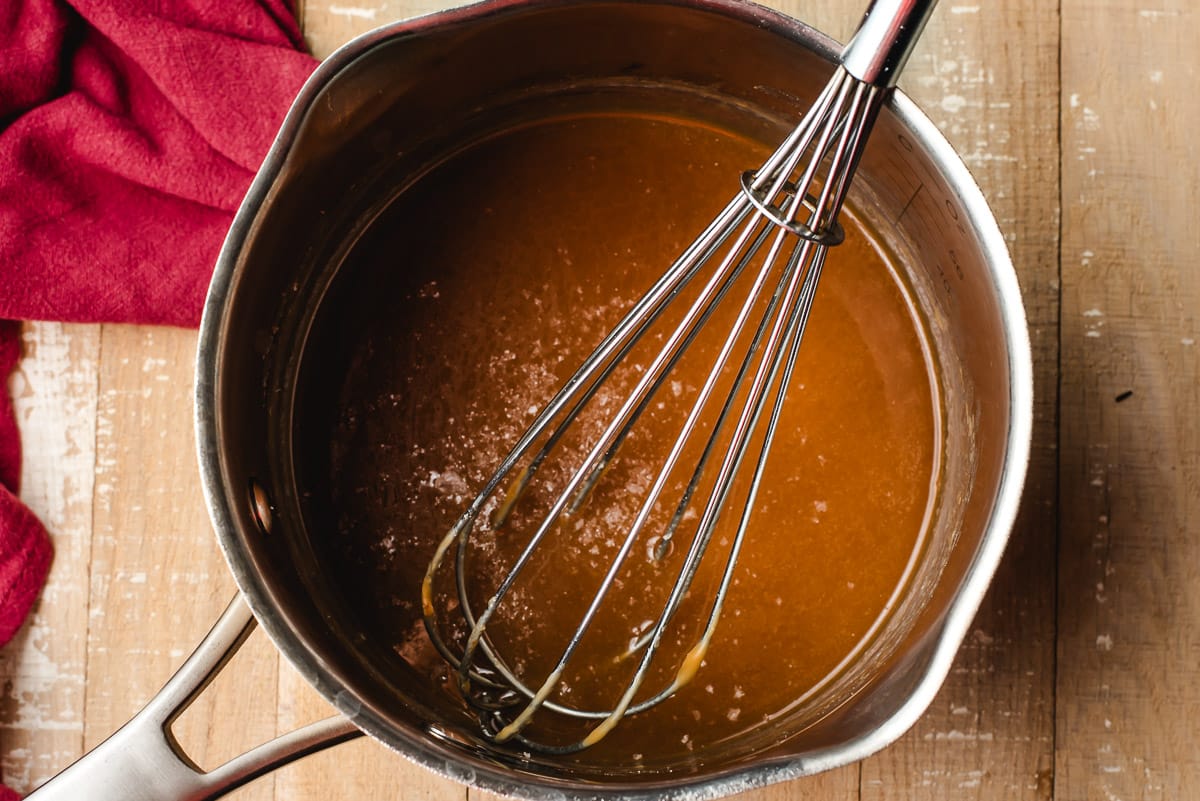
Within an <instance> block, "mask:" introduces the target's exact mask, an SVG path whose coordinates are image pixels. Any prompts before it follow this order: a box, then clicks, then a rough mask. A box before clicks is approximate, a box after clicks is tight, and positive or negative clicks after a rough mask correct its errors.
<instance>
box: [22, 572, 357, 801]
mask: <svg viewBox="0 0 1200 801" xmlns="http://www.w3.org/2000/svg"><path fill="white" fill-rule="evenodd" d="M254 625H255V621H254V616H253V615H252V614H251V613H250V609H249V608H248V607H247V606H246V603H245V601H243V600H242V597H241V596H240V595H238V596H237V597H235V598H234V599H233V601H232V602H231V603H230V604H229V606H228V607H226V609H225V612H224V613H223V614H222V615H221V618H220V620H218V621H217V623H216V625H214V626H213V627H212V630H211V631H209V633H208V635H207V636H206V637H205V638H204V640H203V642H201V643H200V645H199V646H197V647H196V650H195V651H193V652H192V655H191V656H190V657H188V659H187V661H186V662H184V663H183V666H182V667H181V668H179V670H178V672H176V673H175V675H174V676H172V677H171V680H170V681H168V682H167V683H166V685H165V686H164V687H163V688H162V689H161V690H160V691H159V692H158V695H156V696H154V698H152V699H150V702H149V703H148V704H146V707H145V708H144V709H143V710H142V711H141V712H139V713H138V714H137V715H136V716H135V717H134V718H133V719H132V720H130V721H129V722H128V723H126V724H125V725H124V726H122V727H121V728H120V729H118V730H117V731H116V732H115V733H114V734H113V735H112V736H111V737H109V738H108V739H107V740H105V741H104V742H102V743H101V744H100V745H98V746H96V747H95V748H94V749H92V750H91V751H89V752H88V753H87V754H85V755H84V756H83V758H82V759H80V760H79V761H78V762H76V763H75V764H73V765H71V766H70V767H68V768H67V769H66V770H64V771H63V772H62V773H60V774H58V775H57V776H55V777H54V778H53V779H51V780H50V781H48V782H46V784H44V785H43V786H42V787H40V788H39V789H38V790H37V791H36V792H34V793H33V794H32V795H31V796H29V797H30V798H32V799H35V800H36V801H80V799H88V801H204V800H205V799H210V798H217V797H218V796H221V795H224V794H225V793H227V792H229V791H230V790H232V789H234V788H236V787H240V786H241V785H243V784H245V783H246V782H248V781H250V780H251V779H254V778H257V777H258V776H261V775H263V774H264V773H268V772H270V771H272V770H274V769H275V768H277V767H279V766H280V765H285V764H287V763H288V762H291V761H292V760H294V759H298V758H300V757H302V756H305V755H306V754H311V753H313V752H314V751H319V750H321V749H322V748H326V747H328V746H331V745H335V744H337V743H341V742H345V741H346V740H349V739H351V738H353V737H356V736H358V735H359V734H361V732H360V731H359V730H358V729H356V728H355V727H354V725H353V724H352V723H350V721H349V720H347V719H346V718H344V717H341V716H335V717H331V718H327V719H326V720H320V721H317V722H316V723H312V724H310V725H308V726H305V727H303V728H300V729H296V730H295V731H293V732H290V733H288V734H284V735H281V736H279V737H277V738H275V739H274V740H271V741H269V742H266V743H263V744H262V745H260V746H258V747H256V748H252V749H251V750H249V751H247V752H246V753H244V754H242V755H241V756H237V757H234V758H233V759H231V760H229V761H228V762H226V763H225V764H224V765H221V766H220V767H218V768H214V769H213V770H211V771H204V770H201V769H200V768H199V767H198V766H197V765H196V763H195V762H193V761H192V760H191V759H189V758H188V756H187V754H186V753H184V751H183V749H182V748H181V747H180V745H179V743H178V742H176V740H175V737H174V736H173V735H172V733H171V725H172V724H173V723H174V722H175V720H176V719H178V718H179V716H180V715H181V714H183V711H184V710H185V709H187V708H188V706H189V705H190V704H191V703H192V701H194V700H196V698H197V697H199V695H200V693H201V692H203V691H204V688H205V687H207V686H208V684H209V682H211V681H212V680H213V679H214V678H215V677H216V675H217V673H219V672H220V670H221V668H222V667H224V666H225V664H226V663H227V662H228V661H229V660H230V659H231V658H232V657H233V655H234V654H235V653H236V652H237V649H238V648H239V647H240V646H241V644H242V643H243V642H245V640H246V638H247V637H248V636H249V635H250V632H251V631H253V630H254Z"/></svg>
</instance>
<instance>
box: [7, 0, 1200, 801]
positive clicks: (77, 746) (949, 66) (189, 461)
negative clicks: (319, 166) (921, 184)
mask: <svg viewBox="0 0 1200 801" xmlns="http://www.w3.org/2000/svg"><path fill="white" fill-rule="evenodd" d="M447 5H449V4H448V3H442V2H436V1H431V2H421V1H420V0H347V1H346V2H317V0H308V2H303V3H302V4H301V8H300V16H301V21H302V25H303V28H304V31H305V36H306V40H307V41H308V43H309V45H310V46H311V47H312V49H313V50H314V52H315V53H316V54H317V55H318V56H326V55H328V54H329V53H330V52H332V50H333V49H334V48H336V47H337V46H338V45H340V44H341V43H343V42H344V41H346V40H347V39H348V38H349V37H351V36H352V35H354V34H356V33H360V32H363V31H365V30H369V29H370V28H372V27H375V26H377V25H380V24H383V23H385V22H388V21H391V20H393V19H398V18H401V17H405V16H411V15H414V14H419V13H427V12H429V11H432V10H436V9H438V8H442V7H445V6H447ZM771 5H774V6H776V7H778V8H781V9H783V10H785V11H787V12H788V13H791V14H793V15H796V16H798V17H800V18H802V19H806V20H808V21H810V22H812V23H814V24H816V25H817V26H818V27H820V28H822V29H824V30H827V31H829V32H831V33H832V34H833V35H834V36H836V37H839V38H844V37H845V36H846V35H847V34H848V33H849V32H850V31H851V30H852V28H853V26H854V24H855V22H856V21H857V19H858V18H859V16H860V15H861V6H862V3H861V2H860V0H823V1H822V2H817V0H778V2H775V3H771ZM1196 41H1200V15H1198V13H1197V11H1195V10H1194V9H1193V7H1192V4H1191V3H1190V2H1188V0H1157V1H1156V2H1155V3H1154V4H1153V5H1151V4H1150V2H1149V0H1140V2H1139V3H1137V4H1131V3H1123V4H1122V3H1116V2H1113V0H1061V2H1048V1H1046V0H1015V1H1014V2H1008V3H969V2H965V0H948V2H943V3H942V5H941V8H939V10H938V12H937V13H936V14H935V17H934V20H933V22H932V23H931V26H930V29H929V30H928V31H927V33H926V35H925V37H924V39H923V40H922V42H921V44H920V46H919V48H918V51H917V52H916V54H915V55H914V57H913V61H912V63H911V64H910V67H909V71H908V72H907V73H906V75H905V79H904V80H903V82H902V86H903V88H904V89H905V90H906V91H908V92H909V93H910V94H912V95H913V96H914V98H915V99H916V100H917V101H918V102H919V103H920V104H921V105H922V107H923V108H924V109H925V110H926V111H927V113H928V114H929V115H930V117H931V118H932V119H933V121H934V122H935V123H936V124H937V125H938V126H939V127H940V128H941V129H942V130H943V131H944V132H945V134H946V135H947V137H948V138H949V139H950V140H951V142H952V143H953V144H954V145H955V146H956V147H957V148H958V150H959V151H960V153H962V155H963V158H964V160H965V161H966V163H967V164H968V166H969V167H970V169H971V170H972V172H973V174H974V175H975V176H976V178H977V180H978V181H979V183H980V185H981V186H982V188H983V190H984V193H985V195H986V196H987V197H988V199H989V202H990V203H991V205H992V207H993V209H994V210H995V212H996V215H997V217H998V219H999V221H1000V224H1001V227H1002V229H1003V230H1004V231H1005V232H1006V236H1007V238H1008V243H1009V246H1010V248H1011V250H1012V254H1013V259H1014V262H1015V264H1016V266H1017V269H1018V272H1019V275H1020V279H1021V283H1022V288H1023V291H1024V294H1025V301H1026V307H1027V311H1028V315H1029V321H1030V329H1031V330H1030V333H1031V336H1032V340H1033V347H1034V356H1035V373H1036V374H1035V381H1036V421H1035V435H1034V443H1035V445H1034V452H1033V459H1032V462H1031V465H1030V475H1029V482H1028V485H1027V488H1026V496H1025V502H1024V505H1023V509H1022V512H1021V516H1020V520H1019V523H1018V526H1017V529H1016V531H1015V532H1014V534H1013V540H1012V543H1011V546H1010V549H1009V552H1008V554H1007V555H1006V558H1005V561H1004V564H1003V566H1002V568H1001V571H1000V574H999V575H998V576H997V579H996V581H995V583H994V585H993V588H992V591H991V593H990V594H989V596H988V598H987V600H986V602H985V604H984V607H983V609H982V610H981V611H980V613H979V615H978V617H977V619H976V621H975V624H974V626H973V628H972V631H971V634H970V636H969V638H968V642H967V643H966V645H965V646H964V648H963V649H962V651H961V652H960V654H959V656H958V659H957V661H956V663H955V666H954V669H953V672H952V674H951V676H950V678H949V680H948V681H947V683H946V685H945V687H944V688H943V690H942V692H941V693H940V694H939V696H938V698H937V699H936V700H935V701H934V703H933V706H932V707H931V709H930V710H929V712H928V713H927V714H926V716H925V717H924V718H923V719H922V720H921V721H920V722H919V723H918V724H917V726H916V727H914V729H913V730H912V731H911V732H910V733H909V734H908V735H906V736H905V737H904V738H902V739H901V740H900V741H899V742H897V743H896V744H894V745H893V746H891V747H890V748H888V749H886V750H885V751H883V752H881V753H880V754H878V755H876V756H874V757H872V758H870V759H868V760H865V761H864V762H862V763H861V764H857V765H852V766H848V767H846V768H843V769H841V770H839V771H834V772H831V773H829V774H824V775H822V776H819V777H814V778H812V779H808V780H802V781H798V782H794V783H791V784H787V785H783V786H778V787H773V788H768V789H765V790H761V791H757V792H753V793H747V794H745V795H744V796H741V798H742V799H743V801H782V799H791V798H805V799H813V800H814V801H880V800H881V799H899V798H903V799H917V800H920V799H932V800H937V799H978V800H979V801H1000V799H1004V800H1005V801H1007V800H1008V799H1037V800H1038V801H1048V800H1050V799H1057V801H1091V800H1092V799H1096V801H1114V800H1116V799H1119V800H1120V801H1136V800H1139V799H1140V800H1143V801H1149V800H1156V799H1188V798H1198V797H1200V756H1198V755H1197V754H1198V752H1197V751H1196V750H1195V748H1194V746H1193V744H1192V743H1193V739H1194V735H1195V731H1196V726H1195V723H1194V721H1193V714H1194V711H1195V710H1196V709H1200V540H1198V539H1197V537H1196V536H1195V535H1196V534H1197V533H1198V532H1200V433H1198V427H1197V408H1198V407H1200V403H1198V402H1200V349H1198V348H1197V345H1196V341H1197V339H1200V331H1198V329H1200V321H1198V317H1200V271H1197V269H1196V267H1195V261H1196V257H1195V254H1196V253H1197V252H1200V226H1197V225H1196V223H1195V216H1196V212H1195V209H1196V206H1197V193H1198V191H1200V153H1198V148H1197V145H1196V143H1195V141H1196V140H1195V137H1194V135H1193V134H1192V132H1193V131H1194V130H1195V129H1196V127H1197V124H1198V123H1200V119H1198V117H1200V106H1198V105H1197V104H1196V103H1195V102H1194V100H1193V95H1192V93H1193V91H1194V89H1193V86H1192V84H1193V83H1194V79H1195V77H1196V75H1197V74H1200V63H1198V62H1200V58H1198V57H1197V55H1196V48H1195V42H1196ZM1060 208H1061V213H1060ZM1060 254H1061V255H1060ZM0 291H2V290H0ZM1060 310H1061V317H1060ZM24 343H25V349H26V355H25V359H24V360H23V361H22V363H21V365H20V369H19V371H18V373H17V374H16V375H15V376H14V378H13V379H12V381H11V382H10V390H11V391H12V392H13V393H14V395H15V397H16V400H17V410H18V416H19V422H20V425H21V428H22V433H23V437H24V445H25V464H24V469H23V472H22V475H23V497H24V499H25V500H26V502H28V503H29V504H30V505H31V506H32V507H33V508H34V510H35V511H36V512H37V513H38V514H39V515H40V516H41V517H42V519H43V520H44V521H46V523H47V526H48V528H49V529H50V531H51V533H52V535H53V537H54V541H55V544H56V548H57V556H56V560H55V563H54V566H53V569H52V572H51V577H50V582H49V584H48V586H47V589H46V591H45V592H44V593H43V596H42V599H41V602H40V603H39V605H38V607H37V609H36V610H35V613H34V615H33V616H32V618H31V620H30V622H29V623H28V624H27V626H26V627H25V628H23V629H22V631H21V632H20V634H19V635H18V637H17V639H16V640H15V641H14V642H13V643H11V644H10V645H9V646H8V647H7V648H6V649H5V650H4V651H3V652H0V678H2V679H3V688H4V690H3V695H2V696H0V699H2V701H3V702H2V703H0V754H3V757H2V758H0V767H2V768H3V771H4V777H5V780H6V781H7V782H8V783H9V784H10V785H11V786H13V787H16V788H17V789H19V790H29V789H32V788H33V787H36V786H37V785H38V784H40V783H41V782H42V781H43V780H45V778H47V777H48V776H50V775H51V774H52V773H54V772H55V771H56V770H58V769H59V768H61V767H63V766H64V765H66V764H67V763H68V762H70V761H71V760H72V759H74V758H76V757H77V756H78V755H79V754H80V753H81V752H82V750H83V749H84V747H85V746H90V745H93V744H95V743H96V742H98V741H99V740H100V739H102V738H103V737H104V736H105V735H107V734H108V733H109V732H110V731H112V729H114V728H115V727H116V726H118V725H119V724H120V723H122V722H123V721H124V720H125V719H126V718H127V717H128V716H129V715H130V714H131V713H132V712H134V711H135V710H136V709H137V708H138V706H139V705H140V704H141V703H142V702H144V701H145V700H146V698H148V697H149V695H150V694H151V693H153V692H154V691H155V690H156V689H157V688H158V687H159V685H160V684H161V683H162V681H164V680H165V679H166V678H167V677H168V676H169V674H170V672H171V671H172V670H173V669H174V668H175V667H176V666H177V665H178V664H179V663H180V661H182V659H183V657H184V655H185V654H186V652H187V651H188V650H189V649H190V648H191V647H192V646H193V645H194V644H195V643H196V642H197V641H198V639H199V637H200V636H201V635H202V634H203V632H204V631H205V630H206V629H207V627H208V626H209V625H210V623H211V622H212V621H213V620H215V617H216V615H217V613H218V612H219V610H220V608H221V607H222V606H223V605H224V603H225V602H226V601H227V600H228V598H229V597H230V595H231V594H232V591H233V590H232V582H231V580H230V579H229V577H228V571H227V570H226V568H225V565H224V563H223V560H222V558H221V557H220V554H219V553H218V550H217V547H216V545H215V542H214V540H213V537H212V535H211V532H210V531H209V527H208V522H207V519H206V515H205V514H204V512H203V509H202V507H201V504H200V500H199V487H198V475H197V470H196V467H195V456H194V451H193V442H192V421H191V382H192V373H193V364H192V359H193V349H194V345H195V334H194V332H188V331H178V330H173V329H148V328H137V327H125V326H103V327H100V326H64V325H57V324H47V323H40V324H32V325H29V326H27V327H26V329H25V334H24ZM1130 392H1131V393H1132V394H1127V393H1130ZM1118 399H1119V400H1118ZM328 713H329V710H328V707H327V706H326V704H325V702H324V701H323V700H321V699H320V698H318V697H317V696H316V695H315V694H314V693H313V692H312V691H311V690H310V689H309V688H308V687H307V686H306V685H305V684H304V682H303V681H302V680H301V679H300V678H299V677H298V676H297V675H296V674H295V673H294V671H292V669H291V668H290V667H289V666H288V665H287V664H286V662H285V661H284V660H281V659H280V658H279V657H278V656H277V654H276V652H275V651H274V649H273V648H272V647H271V646H270V645H269V644H268V643H267V642H266V640H265V638H264V637H262V636H261V635H256V636H255V637H252V638H251V642H250V643H249V644H248V646H247V647H246V648H245V649H244V651H243V652H242V653H241V654H240V655H239V656H238V657H237V659H236V660H235V663H234V664H233V665H232V666H231V670H230V671H228V672H227V674H226V675H224V676H223V677H222V678H221V679H219V680H218V682H217V684H216V686H214V687H212V688H211V689H210V690H209V691H208V692H207V693H206V694H205V695H204V696H202V698H201V700H200V701H199V702H198V703H197V705H196V706H195V707H194V708H193V709H192V710H191V711H189V713H188V715H187V716H185V719H184V720H183V721H182V722H181V731H180V736H181V739H182V740H183V742H184V743H185V744H186V746H187V747H188V748H189V750H190V752H191V753H192V754H193V755H194V756H195V757H196V759H197V760H198V761H199V762H200V763H201V764H203V765H206V766H210V765H212V764H215V763H216V762H219V761H221V760H222V759H223V758H225V757H227V756H229V755H232V754H233V753H236V752H237V751H239V750H240V749H242V748H244V747H247V746H249V745H252V744H254V743H256V742H258V741H260V740H262V739H265V738H267V737H270V736H271V735H273V734H275V733H277V732H281V731H285V730H287V729H290V728H292V727H294V726H295V725H299V724H302V723H305V722H308V721H310V720H314V719H316V718H319V717H323V716H325V715H327V714H328ZM468 795H470V797H471V798H473V799H484V798H487V795H486V794H484V793H479V792H472V793H470V794H468V791H467V790H466V789H465V788H463V787H461V786H460V785H457V784H454V783H452V782H449V781H445V780H442V779H439V778H437V777H435V776H433V775H431V774H429V773H428V772H426V771H425V770H423V769H420V768H417V767H415V766H413V765H410V764H409V763H408V762H406V761H405V760H403V759H402V758H400V757H398V756H396V755H395V754H392V753H391V752H389V751H387V750H386V749H385V748H384V747H382V746H380V745H378V744H377V743H374V742H371V741H369V740H365V739H364V740H360V741H357V742H354V743H351V744H347V745H344V746H340V747H338V748H336V749H332V750H330V751H327V752H324V753H322V754H318V755H314V756H312V757H309V758H308V759H306V760H304V761H303V762H301V763H299V764H297V765H293V766H290V767H288V768H285V769H283V770H281V771H279V772H278V773H276V774H274V775H272V776H269V777H266V778H264V779H261V780H259V781H257V782H255V783H254V784H253V785H251V786H249V787H247V788H245V789H243V790H241V791H239V792H238V793H237V794H236V796H235V797H237V798H244V799H280V800H281V801H282V800H283V799H287V801H307V800H308V799H313V800H315V799H336V798H398V797H403V798H406V799H407V798H418V799H429V800H430V801H450V800H451V799H453V800H454V801H462V799H465V798H467V797H468Z"/></svg>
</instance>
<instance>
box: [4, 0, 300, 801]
mask: <svg viewBox="0 0 1200 801" xmlns="http://www.w3.org/2000/svg"><path fill="white" fill-rule="evenodd" d="M302 50H303V40H302V38H301V36H300V31H299V28H298V26H297V24H296V21H295V19H294V18H293V17H292V14H291V12H290V10H289V9H288V7H287V5H286V2H285V0H3V2H0V318H3V319H0V644H2V643H3V642H7V641H8V639H9V638H11V637H12V635H13V633H14V632H15V631H16V629H17V628H18V627H19V626H20V624H21V622H22V620H24V618H25V615H26V614H27V612H28V611H29V608H30V606H31V605H32V604H33V602H34V600H35V599H36V596H37V592H38V590H39V589H40V587H41V584H42V582H43V581H44V579H45V574H46V570H47V568H48V566H49V562H50V546H49V542H48V539H47V537H46V533H45V531H44V529H43V528H42V526H41V524H40V523H38V521H37V520H36V519H35V518H34V516H33V515H32V514H31V513H30V512H29V511H28V510H27V509H26V508H25V507H24V506H23V505H22V504H21V503H20V502H19V501H18V500H17V499H16V493H17V490H18V487H17V481H18V476H19V473H20V448H19V441H18V434H17V429H16V425H15V421H14V419H13V414H12V405H11V401H10V400H9V397H8V393H7V391H6V390H5V384H4V382H5V380H6V379H7V377H8V375H9V374H10V372H11V371H12V369H13V365H14V364H15V363H16V360H17V358H18V357H19V345H20V343H19V340H18V338H17V334H18V327H17V325H16V324H15V323H12V322H6V321H5V320H9V321H11V320H26V319H40V320H70V321H85V322H97V321H119V322H140V323H163V324H171V325H185V326H190V325H195V324H196V323H197V322H198V321H199V319H200V309H201V305H202V303H203V299H204V293H205V290H206V289H207V286H208V281H209V276H210V275H211V272H212V265H213V262H214V261H215V258H216V254H217V251H218V249H219V248H220V244H221V241H222V239H223V238H224V236H225V231H226V229H227V228H228V227H229V223H230V221H231V219H232V216H233V212H234V210H235V209H236V208H237V205H238V203H239V202H240V201H241V198H242V195H243V194H244V193H245V191H246V188H247V186H248V185H249V183H250V180H251V178H252V177H253V175H254V171H255V170H256V169H257V168H258V165H259V163H260V162H261V160H262V157H263V155H264V154H265V153H266V151H267V148H268V147H269V146H270V143H271V140H272V138H273V137H274V134H275V131H276V130H277V129H278V127H279V123H280V122H281V120H282V119H283V115H284V113H285V112H286V110H287V108H288V105H289V104H290V103H291V101H292V99H293V98H294V97H295V95H296V92H297V91H298V90H299V88H300V85H301V84H302V83H303V81H304V79H305V78H306V77H308V75H309V73H310V72H311V71H312V69H313V67H314V66H315V64H316V62H315V61H314V60H313V59H312V57H310V56H308V55H306V54H305V53H304V52H302ZM4 798H5V795H4V792H3V791H0V801H3V799H4Z"/></svg>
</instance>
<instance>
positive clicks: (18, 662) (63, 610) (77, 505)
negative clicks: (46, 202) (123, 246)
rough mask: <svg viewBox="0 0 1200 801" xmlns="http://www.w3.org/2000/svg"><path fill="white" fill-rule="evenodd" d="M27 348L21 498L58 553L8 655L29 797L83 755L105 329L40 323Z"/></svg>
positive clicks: (2, 656)
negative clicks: (99, 380)
mask: <svg viewBox="0 0 1200 801" xmlns="http://www.w3.org/2000/svg"><path fill="white" fill-rule="evenodd" d="M21 341H22V346H23V358H22V360H21V362H20V364H19V365H18V366H17V369H16V371H15V373H14V375H13V378H12V380H11V381H10V383H9V387H8V389H9V391H10V392H11V393H12V397H13V401H14V406H15V409H16V414H17V422H18V425H19V426H20V429H21V439H22V446H23V449H24V453H23V459H22V465H21V499H22V500H23V501H24V502H25V503H26V504H27V505H28V506H29V507H30V508H31V509H32V510H33V511H34V513H35V514H37V516H38V517H39V518H40V519H41V520H42V522H43V523H44V524H45V526H46V528H47V530H48V531H49V532H50V536H51V539H52V541H53V543H54V549H55V556H54V562H53V564H52V565H51V569H50V575H49V577H48V579H47V582H46V587H45V589H44V590H43V591H42V594H41V598H40V599H39V600H38V602H37V605H36V606H35V607H34V609H33V612H32V614H31V615H30V618H29V620H28V621H27V622H26V624H25V625H24V627H22V629H21V630H20V631H19V632H18V633H17V636H16V637H15V638H14V640H13V641H12V642H11V643H9V645H8V646H7V647H5V649H4V650H3V651H0V676H3V677H4V695H3V702H2V703H0V753H2V754H3V758H2V760H0V767H2V769H3V777H4V781H5V782H6V783H7V784H8V785H9V786H10V787H12V788H14V789H15V790H17V791H18V792H28V791H30V790H32V789H33V788H34V787H36V786H38V785H39V784H41V783H42V782H44V781H45V780H46V779H48V778H49V777H50V776H52V775H54V774H55V773H57V772H58V771H59V770H61V769H62V768H63V767H65V766H66V765H67V764H69V763H70V762H72V761H74V760H75V759H77V758H78V757H79V755H80V754H81V753H82V751H83V727H84V719H83V695H84V666H85V663H86V660H87V627H88V595H87V575H88V563H89V559H90V554H91V536H92V504H91V499H92V484H93V470H94V468H95V464H96V451H95V439H96V379H97V375H98V372H99V367H98V356H99V351H100V329H99V327H98V326H82V325H63V324H60V323H30V324H27V325H26V326H25V327H24V329H23V332H22V337H21Z"/></svg>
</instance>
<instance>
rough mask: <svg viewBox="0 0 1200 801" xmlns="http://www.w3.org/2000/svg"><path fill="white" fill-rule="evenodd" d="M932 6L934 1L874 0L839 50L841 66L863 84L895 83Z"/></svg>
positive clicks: (891, 85) (931, 10) (888, 84)
mask: <svg viewBox="0 0 1200 801" xmlns="http://www.w3.org/2000/svg"><path fill="white" fill-rule="evenodd" d="M935 5H937V0H873V2H872V3H871V5H870V6H869V7H868V8H867V13H866V14H865V15H864V16H863V19H862V22H860V23H859V25H858V30H857V31H855V32H854V36H853V37H851V39H850V43H849V44H848V45H846V49H845V50H843V51H842V66H843V68H845V70H846V72H848V73H850V74H851V75H853V76H854V77H855V78H857V79H859V80H860V81H863V82H864V83H869V84H872V85H874V86H878V87H881V88H884V89H887V88H891V87H893V86H895V85H896V80H897V78H899V77H900V71H901V70H903V69H904V64H905V63H906V62H907V61H908V57H909V55H910V54H911V53H912V50H913V46H914V45H916V43H917V39H918V38H920V36H921V31H922V30H923V29H924V28H925V22H926V21H927V20H928V19H929V15H930V14H931V13H933V7H934V6H935Z"/></svg>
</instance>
